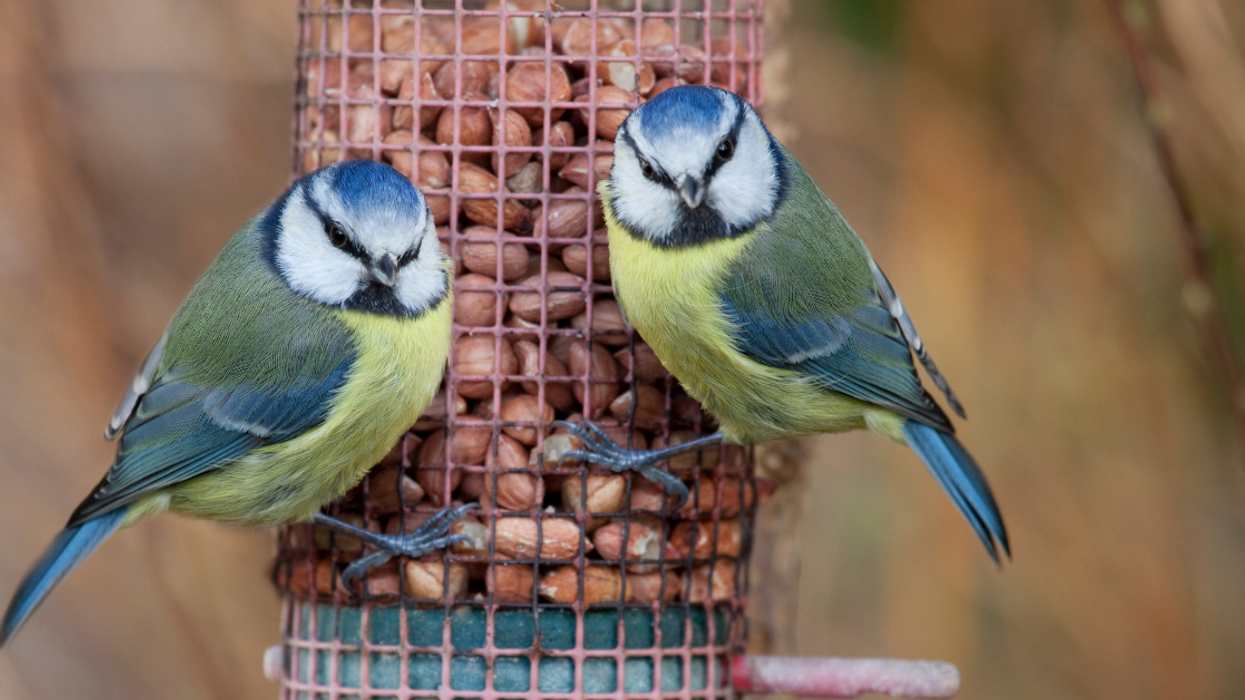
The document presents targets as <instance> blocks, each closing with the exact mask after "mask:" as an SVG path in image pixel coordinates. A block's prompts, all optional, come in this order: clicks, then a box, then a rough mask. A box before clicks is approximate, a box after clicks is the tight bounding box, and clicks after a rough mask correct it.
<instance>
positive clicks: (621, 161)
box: [610, 140, 680, 240]
mask: <svg viewBox="0 0 1245 700" xmlns="http://www.w3.org/2000/svg"><path fill="white" fill-rule="evenodd" d="M610 179H611V180H612V181H613V190H614V192H615V193H617V194H618V197H617V198H616V199H615V203H616V205H617V214H618V216H619V218H620V219H622V220H623V221H625V222H626V223H627V225H628V226H629V227H630V228H631V229H633V230H634V231H635V233H639V234H641V235H643V236H645V237H646V238H650V239H653V240H665V239H667V238H669V237H670V236H671V234H673V233H674V229H675V227H676V226H677V225H678V224H679V213H680V209H679V197H678V195H677V194H675V193H674V192H672V191H670V190H669V189H667V188H666V187H663V186H662V185H661V184H659V183H656V182H653V181H652V180H650V179H648V178H646V177H644V173H642V172H640V161H639V159H638V158H637V156H636V154H635V152H634V151H632V150H631V147H630V146H629V145H627V144H626V143H625V142H623V141H622V140H619V141H617V142H615V145H614V166H613V169H612V170H611V171H610Z"/></svg>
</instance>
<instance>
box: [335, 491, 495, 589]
mask: <svg viewBox="0 0 1245 700" xmlns="http://www.w3.org/2000/svg"><path fill="white" fill-rule="evenodd" d="M475 507H476V504H474V503H468V504H467V505H465V506H459V507H458V508H446V509H444V510H442V511H440V512H439V513H437V514H436V515H433V516H432V517H431V518H428V521H427V522H425V523H424V524H423V525H420V526H419V529H417V530H415V531H414V532H412V533H409V534H406V535H382V534H380V533H376V532H369V531H368V530H364V529H362V528H357V527H355V526H354V525H350V524H347V523H344V522H342V521H340V520H337V519H336V518H332V517H329V516H327V515H325V514H324V513H316V517H315V519H314V520H313V521H312V522H314V523H315V524H316V525H319V526H320V527H324V528H328V529H329V530H333V531H334V532H339V533H341V534H343V535H349V536H350V537H354V538H356V539H359V540H362V541H364V542H366V543H368V544H370V545H372V546H373V547H376V549H377V550H378V551H375V552H372V553H371V554H368V555H366V556H363V557H359V558H358V559H356V560H355V561H354V563H352V564H351V565H350V566H347V567H346V570H345V571H343V572H342V583H344V584H346V585H347V586H349V585H350V582H351V580H353V579H356V578H359V577H360V576H362V575H363V572H364V571H367V570H368V569H371V568H373V567H376V566H380V565H381V564H384V563H385V562H387V561H389V560H390V559H392V558H393V557H395V556H398V555H403V556H407V557H411V558H412V559H414V558H416V557H419V556H421V555H424V554H427V553H428V552H431V551H434V550H437V549H441V548H443V547H449V546H450V545H453V544H457V543H459V542H464V541H466V540H468V539H470V538H469V537H467V536H466V535H446V534H445V533H446V532H447V531H448V530H449V529H450V526H451V525H453V524H454V522H455V521H456V520H458V519H459V518H461V517H463V516H464V515H466V514H467V513H468V512H469V511H471V510H472V509H474V508H475Z"/></svg>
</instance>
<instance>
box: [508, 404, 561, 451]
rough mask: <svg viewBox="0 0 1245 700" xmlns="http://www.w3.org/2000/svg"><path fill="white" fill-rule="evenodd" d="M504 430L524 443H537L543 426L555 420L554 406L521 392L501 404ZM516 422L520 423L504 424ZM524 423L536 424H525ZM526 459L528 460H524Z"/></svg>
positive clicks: (529, 444)
mask: <svg viewBox="0 0 1245 700" xmlns="http://www.w3.org/2000/svg"><path fill="white" fill-rule="evenodd" d="M499 415H500V417H501V420H502V421H503V425H502V431H503V432H505V433H506V434H507V435H509V436H510V437H512V438H514V439H515V440H518V441H519V442H521V443H523V444H524V445H528V446H531V445H535V444H536V438H537V436H538V435H539V434H540V432H541V428H542V427H543V426H545V425H548V424H549V423H551V422H553V407H552V406H550V405H549V404H547V403H544V402H542V401H541V400H540V399H538V398H536V397H535V396H532V395H530V394H520V395H518V396H515V397H513V398H510V399H506V400H505V401H503V402H502V404H501V411H500V414H499ZM504 423H516V424H519V425H504ZM524 423H535V424H536V425H531V426H525V425H522V424H524ZM524 461H526V460H524Z"/></svg>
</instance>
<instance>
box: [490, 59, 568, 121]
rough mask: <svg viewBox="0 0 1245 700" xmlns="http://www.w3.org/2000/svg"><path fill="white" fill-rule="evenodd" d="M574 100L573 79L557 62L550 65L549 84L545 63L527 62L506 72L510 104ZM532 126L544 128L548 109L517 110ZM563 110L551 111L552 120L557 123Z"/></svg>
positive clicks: (520, 108) (515, 65)
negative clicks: (572, 92)
mask: <svg viewBox="0 0 1245 700" xmlns="http://www.w3.org/2000/svg"><path fill="white" fill-rule="evenodd" d="M570 99H571V80H570V78H569V77H567V75H566V69H565V68H564V67H563V66H562V64H561V63H558V62H554V63H553V64H552V65H550V66H549V82H548V85H546V83H545V64H544V63H543V62H539V61H530V62H529V61H525V62H523V63H517V64H514V65H512V66H511V67H510V68H508V69H507V70H506V101H507V102H543V103H547V104H558V103H561V102H569V101H570ZM514 110H515V111H516V112H518V113H519V114H520V115H522V117H523V118H524V119H526V120H527V123H528V125H530V126H531V127H532V128H533V129H535V128H540V127H542V126H544V123H545V109H544V107H515V108H514ZM563 111H564V110H563V109H562V108H560V107H556V108H553V109H550V110H549V120H550V121H551V122H552V121H557V119H558V118H560V117H561V116H562V113H563Z"/></svg>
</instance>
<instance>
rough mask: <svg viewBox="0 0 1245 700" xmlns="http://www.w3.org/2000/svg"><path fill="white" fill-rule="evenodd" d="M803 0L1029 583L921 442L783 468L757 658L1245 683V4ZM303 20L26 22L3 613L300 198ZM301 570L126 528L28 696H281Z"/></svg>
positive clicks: (154, 527) (791, 52) (41, 634)
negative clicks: (129, 404)
mask: <svg viewBox="0 0 1245 700" xmlns="http://www.w3.org/2000/svg"><path fill="white" fill-rule="evenodd" d="M771 3H772V5H771V10H772V11H773V12H774V14H775V18H776V19H777V20H782V19H783V17H784V16H785V15H786V14H787V13H788V12H789V13H790V16H789V18H788V21H787V23H786V27H787V28H786V30H785V35H786V36H785V38H784V39H783V40H782V41H781V42H777V43H771V47H772V48H773V49H774V54H773V57H772V60H770V61H769V64H768V66H767V67H768V68H769V69H772V70H774V71H775V77H773V78H772V79H771V82H770V85H769V87H770V88H772V89H773V92H771V93H769V95H768V97H767V99H768V100H769V104H770V106H771V108H772V110H771V112H770V114H769V116H770V118H771V119H772V120H773V121H774V123H775V126H776V130H777V132H778V133H779V134H780V136H781V138H783V139H784V140H785V141H787V142H788V143H789V144H790V145H792V146H793V150H794V152H795V154H796V156H797V157H799V158H800V160H801V161H802V162H803V163H804V165H805V166H806V167H807V168H808V170H809V171H810V172H811V173H812V174H813V176H814V177H815V178H816V180H817V181H818V183H819V184H820V185H821V186H822V188H823V189H824V190H825V191H826V192H827V193H828V194H829V195H830V196H831V197H832V198H833V199H834V200H835V202H836V203H837V204H838V205H839V207H840V208H841V209H842V210H843V211H844V213H845V214H846V215H847V217H848V219H849V220H850V221H851V222H852V224H853V225H854V227H855V228H856V230H857V231H858V232H859V233H860V235H861V236H862V237H863V238H864V239H865V241H866V243H867V244H868V245H869V246H870V247H871V249H872V250H873V252H874V255H875V257H876V258H877V259H878V261H879V263H880V264H881V265H882V266H883V267H884V268H885V269H886V270H887V273H888V275H889V276H890V278H891V279H892V281H894V283H895V285H896V287H897V288H898V289H899V291H900V293H901V294H902V295H903V297H904V301H905V302H906V304H907V306H908V308H909V310H910V312H911V314H912V316H913V317H914V319H916V322H917V324H918V326H919V327H920V329H921V332H922V335H923V337H924V338H925V340H926V342H927V344H928V345H929V347H930V348H931V351H932V353H933V354H934V356H935V358H936V359H937V360H938V362H939V364H940V366H941V367H942V368H943V371H944V373H945V374H946V375H947V376H948V377H949V378H950V379H951V381H952V383H953V385H954V386H955V387H956V390H957V392H958V393H959V395H960V397H961V398H962V399H963V401H964V403H965V404H966V406H967V408H968V412H969V415H970V417H971V420H970V421H968V422H966V423H962V424H961V425H960V427H961V430H962V435H963V438H964V441H965V442H966V444H968V445H969V446H970V447H971V448H972V450H973V451H974V453H975V454H976V456H977V458H978V460H979V461H980V462H981V463H982V465H983V466H984V468H985V470H986V471H987V473H988V474H989V476H990V477H991V480H992V482H993V484H994V487H995V491H996V494H997V495H998V497H999V500H1000V502H1001V505H1002V507H1003V510H1004V514H1005V516H1006V517H1007V522H1008V526H1009V530H1010V531H1011V534H1012V537H1013V545H1014V553H1015V559H1014V561H1013V562H1011V563H1010V564H1007V565H1005V566H1004V567H1003V569H1002V571H999V570H996V569H995V568H994V566H993V565H992V564H991V563H990V561H989V560H988V558H987V557H986V556H985V555H984V554H983V553H982V552H981V548H980V545H979V543H978V542H977V541H976V540H975V538H974V537H973V536H972V533H971V531H970V530H969V528H968V527H967V526H966V525H965V523H964V522H963V521H962V519H961V518H960V516H959V514H958V513H957V512H956V511H955V509H954V507H953V506H952V505H951V503H950V501H949V500H948V499H947V498H946V497H945V496H944V495H943V493H942V492H941V491H940V490H939V489H938V488H937V486H936V485H935V483H934V481H933V480H932V479H931V478H930V477H929V475H928V474H927V473H926V472H925V470H924V469H923V468H922V467H921V465H920V463H919V462H918V461H917V459H916V458H915V456H913V455H912V454H910V453H909V452H908V451H907V450H905V449H903V448H901V447H898V446H895V445H891V444H887V443H886V442H885V441H881V440H878V439H876V438H872V437H870V436H868V435H855V434H853V435H847V436H833V437H820V438H816V439H811V440H808V441H806V442H804V443H802V444H800V445H778V446H773V447H771V448H769V449H767V450H765V451H764V452H763V453H762V455H761V458H762V461H763V463H764V464H766V465H767V466H768V467H770V468H777V469H778V470H780V471H781V472H782V474H783V478H784V479H787V480H789V481H790V482H791V483H790V484H789V485H788V486H787V487H786V488H785V489H784V491H783V492H781V493H780V494H779V496H778V497H776V503H780V504H782V505H783V508H781V509H774V508H771V512H774V511H778V512H777V513H776V515H777V516H779V517H777V523H778V524H777V525H775V526H774V528H775V530H776V531H777V532H779V534H780V535H781V532H782V531H784V530H785V531H787V532H792V533H794V538H793V539H791V538H788V539H786V540H783V539H782V537H781V536H779V537H778V540H777V541H779V542H780V543H781V544H783V546H782V547H780V548H779V550H778V551H775V552H772V553H767V554H766V556H767V557H768V559H766V560H759V561H758V566H757V569H758V571H757V572H756V575H755V576H756V577H758V578H759V579H760V581H759V582H758V583H757V584H756V585H757V586H758V587H759V589H760V591H759V594H758V596H757V600H756V603H755V607H756V612H757V615H758V624H757V625H756V626H755V627H754V641H755V643H756V645H757V646H758V648H762V649H767V650H771V651H774V652H781V653H789V654H803V655H861V656H899V657H909V658H932V659H945V660H947V661H951V662H954V663H956V664H958V665H959V667H960V670H961V673H962V674H963V678H964V681H963V691H962V693H961V696H960V697H963V698H990V697H1008V698H1061V699H1066V698H1121V697H1129V698H1173V697H1197V698H1239V697H1245V507H1243V504H1245V451H1243V450H1242V446H1243V445H1245V434H1243V433H1242V432H1241V426H1242V425H1243V424H1245V423H1242V421H1240V419H1239V418H1238V416H1239V415H1242V412H1241V410H1240V408H1239V407H1240V406H1241V405H1245V391H1242V389H1241V381H1240V376H1241V375H1240V374H1239V366H1240V365H1239V355H1238V353H1237V352H1235V348H1236V347H1238V346H1239V339H1240V338H1242V337H1245V334H1243V333H1242V329H1245V324H1243V323H1242V321H1241V319H1242V317H1243V315H1245V308H1243V307H1242V303H1241V300H1242V298H1243V297H1242V293H1241V290H1240V289H1239V288H1238V286H1239V285H1240V280H1241V277H1240V275H1239V274H1237V271H1238V270H1240V269H1242V264H1241V259H1240V256H1242V255H1245V250H1243V249H1242V245H1241V243H1242V242H1243V241H1245V209H1243V206H1242V202H1245V167H1243V166H1245V9H1243V8H1242V6H1241V5H1240V4H1239V3H1234V2H1231V1H1230V0H1153V2H1146V3H1137V4H1130V5H1129V7H1128V8H1127V9H1126V10H1125V13H1124V14H1125V16H1126V17H1127V18H1128V21H1127V22H1121V21H1120V19H1119V18H1118V17H1117V16H1115V15H1114V14H1113V12H1112V9H1111V7H1112V5H1111V4H1110V3H1109V2H1105V1H1092V2H1085V1H1083V0H1051V1H1050V2H1045V3H997V2H992V1H991V0H925V1H923V2H920V3H904V2H900V1H899V0H874V1H873V2H870V3H861V2H854V1H852V0H836V1H834V2H829V1H824V0H793V1H792V2H790V4H789V5H788V3H787V2H785V1H783V0H771ZM1125 27H1128V28H1129V29H1130V30H1131V31H1132V32H1133V33H1134V35H1135V36H1136V37H1137V38H1139V40H1140V41H1141V42H1143V45H1144V46H1143V48H1144V51H1145V57H1144V58H1145V60H1146V61H1149V62H1151V63H1152V65H1153V68H1154V73H1153V76H1151V77H1152V78H1153V81H1152V85H1151V86H1150V87H1151V88H1152V92H1151V95H1152V97H1155V98H1157V97H1159V96H1160V94H1161V98H1162V99H1161V100H1160V99H1152V100H1151V101H1150V102H1148V103H1147V104H1146V107H1144V108H1143V106H1142V102H1141V100H1140V99H1139V94H1138V89H1137V80H1136V75H1135V73H1134V69H1133V65H1132V63H1131V62H1130V54H1129V49H1128V45H1127V43H1126V41H1125V38H1124V37H1125V32H1124V28H1125ZM294 28H295V2H294V0H143V1H141V2H140V1H139V0H113V1H112V2H108V3H99V2H89V1H87V0H6V2H4V3H0V154H3V155H0V532H3V533H4V534H3V536H2V537H0V542H3V546H2V547H0V596H3V597H4V598H5V599H6V600H7V597H8V596H9V594H10V593H11V591H12V590H13V588H14V586H16V584H17V582H18V580H19V578H20V576H21V575H22V573H23V572H24V571H25V569H26V567H27V566H29V565H30V564H31V562H32V561H33V560H34V558H35V557H36V556H37V555H38V553H39V552H40V551H42V549H43V547H44V546H45V545H46V543H47V542H48V540H49V539H50V538H51V537H52V536H53V534H54V533H55V532H56V531H57V530H58V529H59V528H60V526H61V525H62V524H63V521H64V519H65V518H66V516H67V515H68V513H69V512H71V511H72V509H73V508H74V506H75V505H76V504H77V503H78V501H79V500H80V498H81V497H82V496H83V495H84V494H86V493H87V491H88V490H89V488H90V487H91V486H93V485H94V484H95V482H96V480H97V479H98V478H99V476H100V474H101V473H102V472H103V470H104V468H105V467H106V466H107V464H108V463H109V461H110V459H111V453H112V449H113V448H112V446H111V445H110V444H109V443H106V442H105V441H103V440H102V439H101V438H100V433H101V431H102V429H103V426H104V424H105V422H106V420H107V418H108V416H109V414H110V413H111V411H112V408H113V405H114V401H115V399H116V398H117V397H118V396H119V395H120V392H121V391H122V389H123V387H124V386H125V383H126V382H127V381H128V379H129V377H130V374H131V372H132V370H133V369H134V367H135V366H137V364H138V362H139V361H140V360H141V358H142V356H143V355H144V354H145V353H146V351H147V350H148V348H149V347H150V345H151V344H152V343H153V342H154V340H155V339H156V338H157V337H158V335H159V334H160V331H161V330H162V328H163V326H164V324H165V322H166V321H167V319H168V318H169V317H170V315H171V314H172V312H173V310H174V309H175V308H176V306H177V304H178V302H179V301H180V299H181V298H182V296H183V295H184V294H185V293H186V292H187V291H188V290H189V288H190V286H191V284H192V283H193V282H194V280H195V278H196V277H197V276H198V275H199V274H200V273H201V272H202V270H203V269H204V267H205V266H206V265H207V263H208V261H209V260H210V259H211V258H212V256H213V255H214V254H215V253H216V251H217V250H218V249H219V247H220V246H221V245H222V244H223V242H224V241H225V240H226V239H227V238H228V237H229V236H230V235H231V234H232V233H233V231H234V230H236V228H237V227H238V226H239V225H240V224H241V223H242V222H243V221H245V220H246V219H247V218H248V217H249V216H251V215H252V214H253V213H254V212H255V211H257V210H258V209H259V208H260V207H262V206H263V205H264V204H266V203H267V202H268V201H269V200H271V199H272V198H273V197H274V196H275V195H276V194H277V193H278V192H279V191H280V190H281V189H282V188H283V187H284V185H285V184H286V182H287V179H288V175H289V171H290V158H291V156H290V114H291V102H292V96H293V86H292V71H293V55H294V38H295V33H294ZM1155 89H1157V90H1158V91H1159V92H1156V91H1155ZM1155 129H1158V131H1157V132H1156V131H1155ZM1155 133H1158V134H1160V135H1161V136H1163V137H1164V138H1165V141H1164V143H1166V144H1169V145H1170V147H1171V149H1172V154H1173V155H1174V164H1175V169H1174V171H1175V172H1176V173H1177V174H1178V179H1177V180H1176V181H1175V184H1176V191H1177V192H1179V193H1181V194H1182V195H1183V199H1182V201H1183V202H1184V204H1185V205H1186V206H1185V210H1186V214H1187V217H1186V218H1187V219H1188V220H1189V221H1191V222H1192V224H1191V225H1189V224H1187V223H1186V222H1185V219H1184V218H1182V216H1181V215H1180V210H1179V209H1178V208H1177V206H1176V202H1175V199H1174V198H1173V196H1172V192H1173V190H1172V187H1171V185H1172V182H1173V181H1172V180H1171V179H1170V178H1169V177H1167V176H1166V174H1165V172H1164V169H1163V168H1161V167H1160V161H1159V159H1158V158H1157V156H1156V150H1155V147H1154V145H1155V144H1154V142H1153V140H1152V137H1153V135H1154V134H1155ZM1186 232H1191V233H1192V237H1191V236H1190V235H1187V234H1186ZM1194 239H1196V241H1197V242H1200V243H1198V244H1197V245H1193V244H1191V243H1190V241H1192V240H1194ZM1199 246H1201V247H1199ZM1190 251H1195V252H1197V251H1200V252H1199V254H1198V255H1196V256H1191V255H1190ZM1191 259H1192V260H1194V261H1195V262H1196V263H1197V264H1190V260H1191ZM796 513H799V514H800V515H799V519H798V522H796V521H795V517H794V516H795V514H796ZM274 552H275V543H274V537H273V535H272V533H270V532H263V531H248V530H237V529H229V528H226V527H223V526H219V525H215V524H208V523H202V522H195V521H190V520H186V519H180V518H176V517H164V518H159V519H157V520H155V521H149V522H147V523H144V524H142V525H140V526H139V527H137V528H134V529H133V530H130V531H127V532H125V533H124V534H122V535H120V536H118V537H116V538H114V539H112V540H111V541H109V542H108V543H107V544H105V545H104V547H103V548H102V549H101V551H100V552H99V553H97V555H96V556H94V557H92V558H91V559H90V560H89V561H88V562H87V563H86V564H85V565H84V566H82V568H81V569H79V570H78V572H76V573H75V575H74V576H72V577H71V578H70V579H68V580H67V581H66V582H65V583H64V584H63V585H62V586H61V587H60V589H59V590H58V591H57V592H56V593H55V594H54V595H53V596H52V597H51V599H50V600H49V602H48V603H47V605H45V606H44V607H43V609H42V610H41V611H40V613H39V614H38V615H36V616H35V617H34V618H33V619H32V621H31V623H30V624H29V625H28V626H27V627H26V628H25V629H24V630H23V632H22V634H21V635H20V636H19V637H18V638H17V639H16V641H15V642H14V643H13V644H12V645H11V646H10V647H9V648H6V649H4V650H3V651H0V698H4V699H5V700H28V699H43V698H63V697H86V698H105V699H112V698H157V697H158V698H169V699H177V700H183V699H185V700H192V699H193V700H199V699H208V698H212V699H216V698H221V699H224V698H231V699H232V698H263V697H272V696H274V695H275V693H276V690H277V688H276V686H275V684H271V683H270V682H268V681H267V680H265V679H264V678H263V675H262V673H261V667H260V657H261V655H262V652H263V649H264V648H265V647H266V646H268V645H270V644H273V643H276V642H278V641H279V634H278V631H279V626H278V600H277V597H276V594H275V593H274V591H273V589H272V587H271V585H270V584H269V583H268V581H267V567H268V563H269V561H270V558H271V557H272V555H273V553H274Z"/></svg>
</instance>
